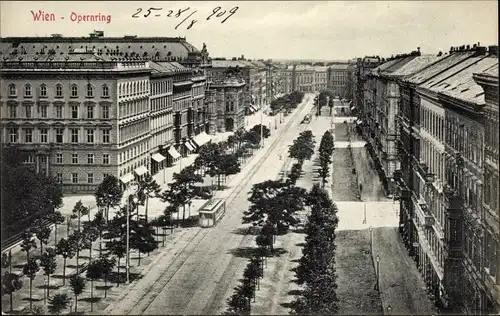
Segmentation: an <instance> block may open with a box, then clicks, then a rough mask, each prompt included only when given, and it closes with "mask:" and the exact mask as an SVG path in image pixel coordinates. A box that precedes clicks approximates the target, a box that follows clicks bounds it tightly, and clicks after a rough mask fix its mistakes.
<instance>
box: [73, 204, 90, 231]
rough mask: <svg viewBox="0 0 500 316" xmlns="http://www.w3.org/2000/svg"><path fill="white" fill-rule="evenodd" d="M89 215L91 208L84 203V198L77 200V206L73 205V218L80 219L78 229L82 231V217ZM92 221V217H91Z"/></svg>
mask: <svg viewBox="0 0 500 316" xmlns="http://www.w3.org/2000/svg"><path fill="white" fill-rule="evenodd" d="M85 215H89V216H90V209H89V208H88V207H86V206H85V205H83V203H82V200H80V201H78V202H76V204H75V206H74V207H73V214H72V215H71V218H77V219H78V228H77V230H78V231H80V222H81V217H82V216H85ZM89 221H90V218H89Z"/></svg>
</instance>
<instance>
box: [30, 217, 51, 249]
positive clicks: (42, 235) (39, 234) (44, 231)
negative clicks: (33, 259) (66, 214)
mask: <svg viewBox="0 0 500 316" xmlns="http://www.w3.org/2000/svg"><path fill="white" fill-rule="evenodd" d="M34 231H35V235H36V238H38V240H39V241H40V256H41V255H42V254H43V245H44V244H45V245H47V244H48V243H49V238H50V233H51V232H52V229H51V228H50V227H49V226H43V225H42V224H41V223H40V222H38V223H37V226H35V228H34Z"/></svg>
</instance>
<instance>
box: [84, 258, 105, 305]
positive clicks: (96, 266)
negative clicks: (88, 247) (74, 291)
mask: <svg viewBox="0 0 500 316" xmlns="http://www.w3.org/2000/svg"><path fill="white" fill-rule="evenodd" d="M102 275H103V274H102V269H101V264H100V262H99V261H98V260H97V261H92V262H91V263H90V264H89V266H88V268H87V279H89V280H90V311H91V312H93V311H94V280H97V279H100V278H101V277H102Z"/></svg>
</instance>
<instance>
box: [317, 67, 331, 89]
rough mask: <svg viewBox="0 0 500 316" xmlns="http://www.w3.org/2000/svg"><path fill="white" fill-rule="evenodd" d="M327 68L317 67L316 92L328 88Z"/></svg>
mask: <svg viewBox="0 0 500 316" xmlns="http://www.w3.org/2000/svg"><path fill="white" fill-rule="evenodd" d="M327 69H328V68H327V67H319V66H318V67H315V69H314V70H315V71H316V72H315V73H314V85H315V86H314V91H324V90H326V88H327V81H328V80H327V74H328V72H327Z"/></svg>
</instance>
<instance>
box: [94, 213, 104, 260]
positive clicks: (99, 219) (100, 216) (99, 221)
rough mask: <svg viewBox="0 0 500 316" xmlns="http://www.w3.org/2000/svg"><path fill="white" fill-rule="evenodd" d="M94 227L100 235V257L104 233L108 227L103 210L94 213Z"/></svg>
mask: <svg viewBox="0 0 500 316" xmlns="http://www.w3.org/2000/svg"><path fill="white" fill-rule="evenodd" d="M91 225H92V227H94V228H95V229H96V230H97V232H98V235H99V257H100V256H101V255H102V234H103V232H104V230H105V229H106V227H107V225H106V220H105V219H104V213H103V211H102V210H99V211H97V213H96V214H95V215H94V219H93V220H92V223H91Z"/></svg>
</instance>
